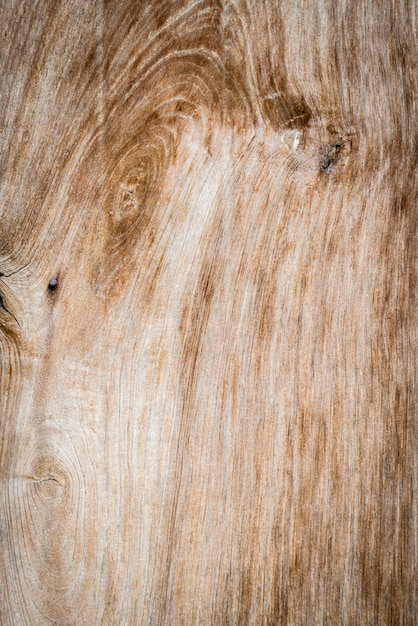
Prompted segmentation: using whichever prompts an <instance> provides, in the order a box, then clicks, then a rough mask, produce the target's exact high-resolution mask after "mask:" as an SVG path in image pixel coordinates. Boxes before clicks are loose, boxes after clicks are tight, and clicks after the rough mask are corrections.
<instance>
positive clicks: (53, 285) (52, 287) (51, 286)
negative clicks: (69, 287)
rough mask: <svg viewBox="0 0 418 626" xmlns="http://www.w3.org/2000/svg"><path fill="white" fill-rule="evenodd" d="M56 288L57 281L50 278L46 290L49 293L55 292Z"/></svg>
mask: <svg viewBox="0 0 418 626" xmlns="http://www.w3.org/2000/svg"><path fill="white" fill-rule="evenodd" d="M57 287H58V281H57V279H56V278H51V280H50V281H49V283H48V289H49V291H55V289H56V288H57Z"/></svg>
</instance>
